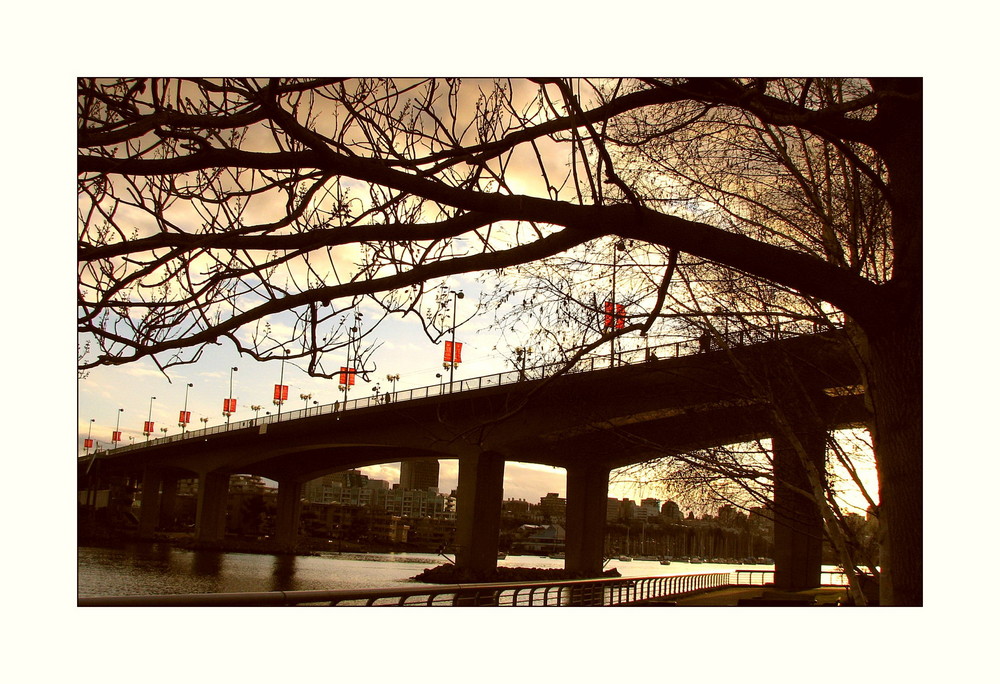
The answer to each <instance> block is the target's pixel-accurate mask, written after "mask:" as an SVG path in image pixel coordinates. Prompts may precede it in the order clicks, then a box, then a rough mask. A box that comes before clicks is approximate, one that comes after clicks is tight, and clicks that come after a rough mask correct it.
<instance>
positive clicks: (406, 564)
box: [77, 544, 443, 596]
mask: <svg viewBox="0 0 1000 684" xmlns="http://www.w3.org/2000/svg"><path fill="white" fill-rule="evenodd" d="M77 559H78V573H77V577H78V592H79V595H80V596H121V595H135V594H186V593H202V592H237V591H298V590H304V589H371V588H377V587H392V586H399V585H408V584H411V581H410V578H411V577H413V576H414V575H417V574H419V573H420V572H421V571H423V570H424V569H426V568H430V567H433V566H435V565H438V564H440V563H441V562H442V560H443V559H441V558H439V557H435V556H433V554H343V555H339V554H327V555H320V556H291V555H275V556H272V555H263V554H249V553H223V552H218V551H194V550H190V549H179V548H172V547H170V546H169V545H166V544H127V545H122V546H119V547H116V548H103V547H102V548H98V547H81V548H80V549H78V553H77ZM387 561H392V562H387Z"/></svg>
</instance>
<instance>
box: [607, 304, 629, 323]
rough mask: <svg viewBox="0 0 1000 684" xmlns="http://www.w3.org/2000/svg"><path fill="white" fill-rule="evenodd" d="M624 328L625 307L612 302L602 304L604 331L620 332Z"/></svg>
mask: <svg viewBox="0 0 1000 684" xmlns="http://www.w3.org/2000/svg"><path fill="white" fill-rule="evenodd" d="M624 327H625V305H624V304H615V303H614V302H604V329H605V330H611V329H612V328H617V329H618V330H621V329H622V328H624Z"/></svg>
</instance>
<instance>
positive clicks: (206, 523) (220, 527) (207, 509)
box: [195, 471, 229, 543]
mask: <svg viewBox="0 0 1000 684" xmlns="http://www.w3.org/2000/svg"><path fill="white" fill-rule="evenodd" d="M228 498H229V473H225V472H219V471H214V472H210V473H201V474H200V475H199V476H198V514H197V518H196V520H195V540H196V541H198V542H209V543H211V542H218V541H222V540H223V539H224V538H225V536H226V503H227V500H228Z"/></svg>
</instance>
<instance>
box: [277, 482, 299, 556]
mask: <svg viewBox="0 0 1000 684" xmlns="http://www.w3.org/2000/svg"><path fill="white" fill-rule="evenodd" d="M301 513H302V483H301V482H299V481H298V480H281V481H279V482H278V517H277V520H276V521H275V533H276V534H275V536H276V537H277V542H278V548H279V549H280V550H281V551H294V550H295V546H296V544H297V543H298V541H299V517H300V515H301Z"/></svg>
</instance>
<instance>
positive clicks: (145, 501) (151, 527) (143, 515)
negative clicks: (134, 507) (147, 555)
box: [139, 468, 163, 539]
mask: <svg viewBox="0 0 1000 684" xmlns="http://www.w3.org/2000/svg"><path fill="white" fill-rule="evenodd" d="M161 484H163V473H162V472H161V471H159V470H157V469H156V468H146V469H144V470H143V471H142V489H141V492H142V499H141V502H142V506H141V508H140V509H139V538H140V539H150V538H152V537H153V536H154V534H155V533H156V528H157V526H159V524H160V485H161Z"/></svg>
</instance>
